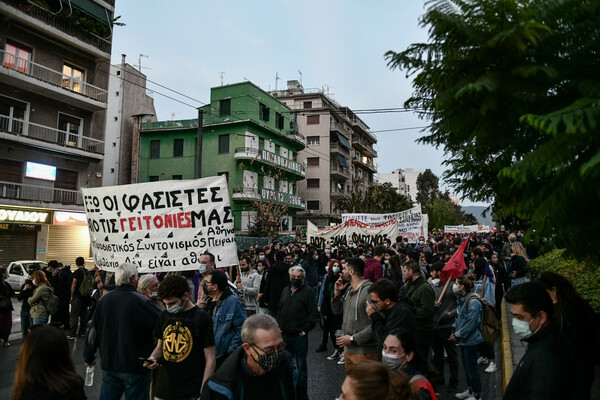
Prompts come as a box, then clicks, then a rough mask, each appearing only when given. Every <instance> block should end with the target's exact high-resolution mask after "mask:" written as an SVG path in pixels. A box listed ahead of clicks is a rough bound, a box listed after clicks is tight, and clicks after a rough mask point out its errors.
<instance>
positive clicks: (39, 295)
mask: <svg viewBox="0 0 600 400" xmlns="http://www.w3.org/2000/svg"><path fill="white" fill-rule="evenodd" d="M52 293H54V289H52V288H51V287H50V286H48V285H41V286H38V287H37V288H36V289H35V291H34V292H33V296H31V297H30V298H29V299H27V301H28V302H29V304H31V310H30V311H29V313H30V315H31V318H48V311H47V310H46V303H48V299H49V298H50V294H52Z"/></svg>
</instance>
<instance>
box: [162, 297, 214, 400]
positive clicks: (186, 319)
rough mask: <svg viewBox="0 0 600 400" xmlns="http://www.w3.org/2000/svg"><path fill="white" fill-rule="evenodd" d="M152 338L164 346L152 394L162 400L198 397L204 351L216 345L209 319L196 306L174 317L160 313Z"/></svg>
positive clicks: (203, 363) (202, 371)
mask: <svg viewBox="0 0 600 400" xmlns="http://www.w3.org/2000/svg"><path fill="white" fill-rule="evenodd" d="M154 337H155V338H156V339H160V340H162V343H163V344H162V350H163V351H162V359H161V360H159V361H158V363H159V364H161V366H160V367H159V368H157V369H156V380H155V384H154V395H155V396H156V397H158V398H161V399H183V398H187V399H189V398H192V397H198V396H200V388H201V387H202V379H203V374H204V366H205V364H206V360H205V358H204V349H205V348H206V347H211V346H214V345H215V338H214V334H213V328H212V319H211V318H210V316H209V315H208V314H207V313H206V312H205V311H204V310H202V309H200V308H198V307H193V308H191V309H189V310H188V311H182V312H179V313H177V314H171V313H169V312H167V311H163V312H162V313H161V314H160V316H159V318H158V323H157V324H156V328H155V329H154Z"/></svg>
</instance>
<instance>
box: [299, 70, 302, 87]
mask: <svg viewBox="0 0 600 400" xmlns="http://www.w3.org/2000/svg"><path fill="white" fill-rule="evenodd" d="M298 73H299V74H300V84H301V85H302V71H300V70H298Z"/></svg>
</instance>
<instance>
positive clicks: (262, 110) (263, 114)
mask: <svg viewBox="0 0 600 400" xmlns="http://www.w3.org/2000/svg"><path fill="white" fill-rule="evenodd" d="M270 111H271V110H270V109H269V107H267V106H265V105H264V104H263V103H259V105H258V118H260V119H262V120H263V121H268V120H269V112H270Z"/></svg>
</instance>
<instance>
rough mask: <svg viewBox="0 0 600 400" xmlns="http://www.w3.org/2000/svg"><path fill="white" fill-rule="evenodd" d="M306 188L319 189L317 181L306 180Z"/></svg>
mask: <svg viewBox="0 0 600 400" xmlns="http://www.w3.org/2000/svg"><path fill="white" fill-rule="evenodd" d="M306 187H307V188H318V187H319V179H318V178H317V179H307V180H306Z"/></svg>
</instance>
